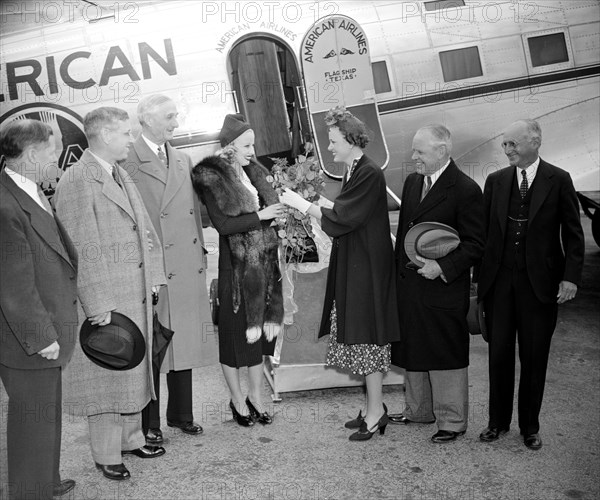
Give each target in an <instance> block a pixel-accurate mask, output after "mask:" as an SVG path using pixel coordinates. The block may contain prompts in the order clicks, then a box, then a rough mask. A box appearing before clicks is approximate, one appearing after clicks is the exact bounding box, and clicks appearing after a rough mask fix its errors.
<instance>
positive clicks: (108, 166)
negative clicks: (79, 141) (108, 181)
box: [88, 149, 113, 176]
mask: <svg viewBox="0 0 600 500" xmlns="http://www.w3.org/2000/svg"><path fill="white" fill-rule="evenodd" d="M88 151H89V152H90V153H91V155H92V156H93V157H94V158H95V160H96V161H97V162H98V163H99V164H100V166H101V167H102V168H103V169H104V170H106V171H107V172H108V175H110V176H112V172H113V165H111V164H110V163H108V162H107V161H106V160H103V159H102V158H100V157H99V156H98V155H97V154H95V153H93V152H92V150H91V149H88Z"/></svg>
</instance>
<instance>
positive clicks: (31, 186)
mask: <svg viewBox="0 0 600 500" xmlns="http://www.w3.org/2000/svg"><path fill="white" fill-rule="evenodd" d="M4 170H5V171H6V175H8V176H9V177H10V178H11V179H12V180H13V181H14V183H15V184H16V185H17V187H18V188H19V189H21V190H23V191H25V193H26V194H28V195H29V197H30V198H31V199H32V200H33V201H35V202H36V203H37V204H38V205H39V206H40V207H42V208H43V209H44V211H45V210H46V207H44V205H42V200H41V199H40V195H39V194H38V185H37V184H36V183H35V182H33V181H32V180H31V179H28V178H27V177H25V176H24V175H21V174H20V173H18V172H15V171H14V170H11V169H10V168H8V167H4Z"/></svg>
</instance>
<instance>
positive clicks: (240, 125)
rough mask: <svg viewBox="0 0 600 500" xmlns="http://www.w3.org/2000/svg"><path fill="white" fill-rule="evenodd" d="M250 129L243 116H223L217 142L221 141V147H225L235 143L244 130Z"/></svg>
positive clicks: (237, 114)
mask: <svg viewBox="0 0 600 500" xmlns="http://www.w3.org/2000/svg"><path fill="white" fill-rule="evenodd" d="M251 128H252V127H251V126H250V124H249V123H248V122H247V121H246V118H244V115H241V114H239V113H236V114H235V115H227V116H225V120H224V121H223V128H222V129H221V132H220V133H219V140H220V141H221V147H225V146H227V144H230V143H232V142H233V141H235V140H236V139H237V138H238V137H239V136H240V135H242V134H243V133H244V132H245V131H246V130H250V129H251Z"/></svg>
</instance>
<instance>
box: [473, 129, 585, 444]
mask: <svg viewBox="0 0 600 500" xmlns="http://www.w3.org/2000/svg"><path fill="white" fill-rule="evenodd" d="M541 143H542V131H541V128H540V126H539V124H538V123H537V122H536V121H534V120H519V121H516V122H515V123H513V124H511V125H510V126H509V127H508V128H507V129H506V130H505V131H504V134H503V137H502V147H503V148H504V153H505V154H506V156H507V157H508V161H509V163H510V166H509V167H506V168H503V169H502V170H499V171H498V172H494V173H493V174H491V175H490V176H489V177H488V178H487V180H486V183H485V188H484V202H485V223H486V229H487V241H486V245H485V253H484V255H483V261H482V263H481V268H480V270H479V276H478V300H479V301H483V305H484V310H485V315H486V324H487V329H488V342H489V374H490V409H489V423H488V427H487V429H485V430H484V431H483V432H482V433H481V435H480V436H479V437H480V439H481V440H482V441H485V442H490V441H495V440H497V439H498V438H499V437H500V436H501V435H503V434H505V433H506V432H508V430H509V426H510V422H511V419H512V409H513V395H514V385H515V342H516V339H518V342H519V360H520V362H521V375H520V380H519V403H518V405H519V409H518V412H519V429H520V431H521V435H522V436H523V439H524V444H525V446H527V447H528V448H530V449H533V450H538V449H540V448H541V447H542V440H541V438H540V436H539V428H540V423H539V413H540V409H541V406H542V397H543V395H544V385H545V381H546V367H547V365H548V355H549V352H550V341H551V339H552V334H553V333H554V328H555V326H556V319H557V313H558V304H563V303H565V302H567V301H569V300H572V299H573V298H574V297H575V295H576V293H577V287H578V285H579V282H580V280H581V271H582V268H583V256H584V250H585V247H584V240H583V230H582V228H581V221H580V218H579V203H578V201H577V195H576V193H575V189H574V187H573V182H572V181H571V177H570V176H569V174H568V173H567V172H565V171H564V170H562V169H560V168H558V167H555V166H554V165H551V164H549V163H547V162H545V161H544V160H542V159H541V158H540V157H539V148H540V145H541Z"/></svg>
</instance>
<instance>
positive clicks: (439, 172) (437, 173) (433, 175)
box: [429, 158, 450, 187]
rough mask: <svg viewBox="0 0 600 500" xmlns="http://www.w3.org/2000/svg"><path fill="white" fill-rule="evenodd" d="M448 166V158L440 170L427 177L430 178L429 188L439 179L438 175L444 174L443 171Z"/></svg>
mask: <svg viewBox="0 0 600 500" xmlns="http://www.w3.org/2000/svg"><path fill="white" fill-rule="evenodd" d="M448 165H450V158H448V161H447V162H446V164H445V165H444V166H443V167H442V168H440V169H439V170H437V171H436V172H435V173H433V174H431V175H430V176H429V177H431V187H433V185H434V184H435V181H437V180H438V179H439V178H440V175H442V174H443V173H444V170H446V168H448Z"/></svg>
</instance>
